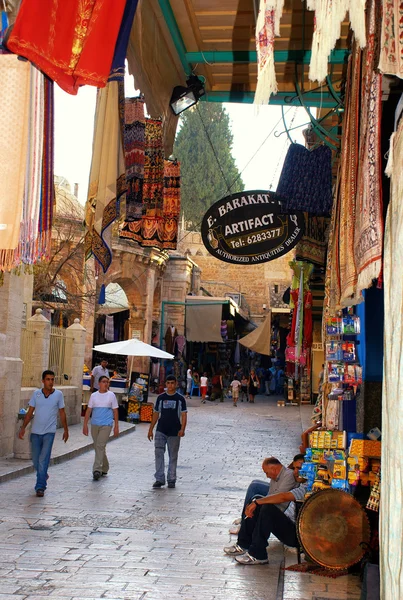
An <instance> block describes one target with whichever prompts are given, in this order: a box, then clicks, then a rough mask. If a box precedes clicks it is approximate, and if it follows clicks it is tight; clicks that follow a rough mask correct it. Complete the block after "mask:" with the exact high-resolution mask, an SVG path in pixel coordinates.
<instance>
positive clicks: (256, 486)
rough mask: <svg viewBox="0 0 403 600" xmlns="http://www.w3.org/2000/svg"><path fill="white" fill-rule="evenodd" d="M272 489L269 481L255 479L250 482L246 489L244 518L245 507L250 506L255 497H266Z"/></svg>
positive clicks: (243, 515)
mask: <svg viewBox="0 0 403 600" xmlns="http://www.w3.org/2000/svg"><path fill="white" fill-rule="evenodd" d="M269 491H270V483H269V482H267V481H261V480H260V479H254V480H253V481H252V483H250V484H249V486H248V489H247V490H246V495H245V501H244V504H243V509H242V518H243V519H244V518H245V507H246V506H248V504H250V503H251V502H252V500H254V498H264V497H265V496H267V495H268V493H269Z"/></svg>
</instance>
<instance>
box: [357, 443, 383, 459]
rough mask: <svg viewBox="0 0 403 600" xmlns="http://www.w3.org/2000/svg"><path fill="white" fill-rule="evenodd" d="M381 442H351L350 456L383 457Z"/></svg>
mask: <svg viewBox="0 0 403 600" xmlns="http://www.w3.org/2000/svg"><path fill="white" fill-rule="evenodd" d="M381 448H382V444H381V442H378V441H375V440H351V444H350V452H349V453H350V454H353V455H355V456H373V457H374V458H380V457H381Z"/></svg>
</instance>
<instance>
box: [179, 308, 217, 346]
mask: <svg viewBox="0 0 403 600" xmlns="http://www.w3.org/2000/svg"><path fill="white" fill-rule="evenodd" d="M200 302H201V301H200V300H198V302H197V303H195V305H194V306H192V304H191V303H190V302H188V301H187V302H186V339H187V341H188V342H219V343H222V341H223V339H222V337H221V315H222V304H216V303H215V304H212V303H211V304H210V303H208V300H207V301H206V304H205V305H201V304H200Z"/></svg>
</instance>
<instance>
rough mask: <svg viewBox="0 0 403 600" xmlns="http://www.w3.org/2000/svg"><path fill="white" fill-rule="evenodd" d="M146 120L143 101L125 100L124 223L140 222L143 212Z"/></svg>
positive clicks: (138, 99)
mask: <svg viewBox="0 0 403 600" xmlns="http://www.w3.org/2000/svg"><path fill="white" fill-rule="evenodd" d="M145 128H146V119H145V116H144V100H143V99H142V98H126V102H125V137H124V143H125V162H126V183H127V192H126V221H130V222H131V221H141V218H142V211H143V182H144V149H145Z"/></svg>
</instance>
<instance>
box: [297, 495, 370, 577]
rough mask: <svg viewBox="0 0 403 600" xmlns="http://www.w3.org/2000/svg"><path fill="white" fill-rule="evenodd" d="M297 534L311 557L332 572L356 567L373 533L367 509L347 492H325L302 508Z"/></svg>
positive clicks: (312, 497) (314, 497) (312, 498)
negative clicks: (332, 570)
mask: <svg viewBox="0 0 403 600" xmlns="http://www.w3.org/2000/svg"><path fill="white" fill-rule="evenodd" d="M297 533H298V537H299V540H300V542H301V546H302V547H303V549H304V552H305V554H307V555H308V557H309V558H310V559H311V560H313V561H315V562H316V563H318V564H319V565H322V566H324V567H327V568H329V569H346V568H347V567H350V566H351V565H354V564H355V563H357V562H358V561H359V560H360V559H361V558H362V556H363V554H364V551H363V549H362V547H361V546H360V544H361V543H362V542H366V543H368V542H369V538H370V529H369V523H368V519H367V515H366V514H365V511H364V509H363V508H362V507H361V506H360V504H359V503H358V502H357V500H355V498H353V496H351V495H350V494H348V493H347V492H342V491H340V490H333V489H329V490H322V491H320V492H316V493H314V494H313V495H312V496H311V497H310V498H308V500H307V501H306V502H305V504H304V505H303V507H302V508H301V510H300V512H299V515H298V521H297Z"/></svg>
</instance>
